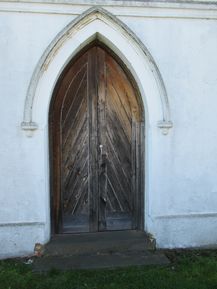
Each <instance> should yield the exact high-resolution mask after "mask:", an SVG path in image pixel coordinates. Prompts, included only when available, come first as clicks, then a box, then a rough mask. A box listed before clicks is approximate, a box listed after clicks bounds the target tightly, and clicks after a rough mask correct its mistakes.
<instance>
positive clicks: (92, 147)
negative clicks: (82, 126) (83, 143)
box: [88, 47, 99, 232]
mask: <svg viewBox="0 0 217 289" xmlns="http://www.w3.org/2000/svg"><path fill="white" fill-rule="evenodd" d="M96 68H97V48H96V47H93V48H91V49H90V50H89V52H88V93H89V96H88V122H89V165H88V167H89V186H88V192H89V194H88V195H89V217H90V221H89V224H90V232H95V231H98V215H99V209H98V199H99V196H98V174H97V168H98V155H97V145H98V143H97V137H98V135H97V81H96Z"/></svg>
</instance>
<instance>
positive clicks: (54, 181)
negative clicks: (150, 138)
mask: <svg viewBox="0 0 217 289" xmlns="http://www.w3.org/2000/svg"><path fill="white" fill-rule="evenodd" d="M94 45H98V46H100V47H102V48H103V49H105V50H106V51H107V52H108V53H109V54H110V55H111V56H112V57H113V58H114V59H115V60H116V61H117V63H118V64H119V65H120V67H121V68H122V69H123V71H124V72H125V74H126V76H127V77H128V79H129V81H130V83H131V85H132V87H133V88H134V90H135V95H136V98H137V99H136V101H137V102H138V104H139V106H140V108H141V111H140V114H141V128H140V133H141V136H140V148H139V151H138V152H137V163H138V164H139V167H140V168H138V171H139V175H138V176H137V178H136V185H137V187H138V188H137V196H136V199H137V202H138V206H139V207H138V209H137V214H138V215H139V216H137V222H138V230H144V215H145V212H144V208H145V204H144V191H145V183H144V180H145V172H144V161H145V160H144V158H145V139H144V134H145V115H144V113H145V111H144V107H143V101H142V97H141V94H140V91H139V88H138V85H137V83H136V81H135V79H134V77H133V75H132V73H131V72H130V70H129V69H128V68H127V66H126V65H125V64H124V62H123V61H122V60H121V59H120V58H119V57H118V56H117V55H116V54H115V53H114V52H113V51H112V50H111V49H110V48H109V47H108V46H106V45H105V44H104V43H102V42H101V41H99V40H97V39H96V40H94V41H92V42H91V43H89V44H88V45H86V46H85V47H84V48H83V49H81V50H80V51H79V52H78V53H77V54H76V55H75V56H74V57H73V58H72V59H71V60H70V61H69V63H68V64H67V65H66V67H65V69H64V70H63V71H62V73H61V75H60V76H59V78H58V80H57V82H56V85H55V88H54V90H53V94H52V98H51V102H50V107H49V124H48V125H49V155H50V158H49V164H50V207H51V233H52V234H53V235H54V234H61V233H62V232H60V231H59V228H60V227H61V217H59V214H61V210H62V208H61V204H62V202H61V200H60V199H61V184H60V179H61V178H60V158H58V157H55V155H57V156H58V154H60V151H59V149H60V147H59V146H58V148H57V151H54V148H53V134H54V131H55V130H54V129H53V126H52V113H53V106H54V101H55V96H56V94H57V91H58V88H59V86H60V83H61V82H62V80H63V78H64V75H65V74H66V72H67V71H68V70H69V69H70V67H71V66H72V65H73V64H74V63H75V61H76V60H77V59H78V58H79V57H80V56H81V55H82V54H84V53H85V52H86V51H87V50H88V49H90V48H91V47H92V46H94ZM60 107H61V105H60ZM58 121H59V120H58ZM55 159H57V161H56V162H59V170H58V172H57V171H56V172H55V167H54V165H53V163H54V160H55ZM56 176H57V177H56ZM56 188H58V189H56ZM56 190H59V193H57V192H56ZM138 192H139V193H138Z"/></svg>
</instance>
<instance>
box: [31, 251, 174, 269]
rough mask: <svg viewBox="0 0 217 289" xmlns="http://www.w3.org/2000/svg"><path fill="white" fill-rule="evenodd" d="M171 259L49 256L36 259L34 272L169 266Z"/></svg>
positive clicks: (159, 255) (154, 255) (142, 255)
mask: <svg viewBox="0 0 217 289" xmlns="http://www.w3.org/2000/svg"><path fill="white" fill-rule="evenodd" d="M168 264H170V262H169V259H168V258H167V257H166V256H165V255H164V254H162V253H160V252H151V253H150V252H149V254H147V252H145V251H144V252H143V253H141V252H139V254H138V252H135V253H134V254H127V253H119V254H98V255H97V254H95V255H89V256H88V255H86V256H79V255H77V256H69V257H67V256H47V257H41V258H37V259H35V262H34V263H33V271H34V272H46V271H49V270H51V269H57V270H61V271H65V270H75V269H76V270H79V269H103V268H104V269H106V268H110V269H112V268H120V267H129V266H142V265H143V266H144V265H168Z"/></svg>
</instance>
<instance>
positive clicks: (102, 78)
mask: <svg viewBox="0 0 217 289" xmlns="http://www.w3.org/2000/svg"><path fill="white" fill-rule="evenodd" d="M97 80H98V86H97V88H98V155H99V158H98V160H99V164H98V176H99V200H98V201H99V230H100V231H104V230H106V206H107V164H106V162H107V147H106V134H105V131H106V130H105V129H106V127H105V122H106V107H105V96H106V95H105V90H106V87H105V85H106V70H105V51H104V50H103V49H101V48H100V47H97Z"/></svg>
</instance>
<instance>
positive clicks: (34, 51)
mask: <svg viewBox="0 0 217 289" xmlns="http://www.w3.org/2000/svg"><path fill="white" fill-rule="evenodd" d="M27 2H28V1H26V2H24V1H23V2H22V1H17V2H16V1H2V2H0V39H1V41H0V131H1V142H0V160H1V162H0V204H1V210H0V258H4V257H9V256H10V257H12V256H21V255H26V254H31V253H32V252H33V248H34V244H35V243H36V242H40V243H46V242H47V241H48V240H49V238H50V192H49V150H48V128H47V125H48V109H49V106H48V104H49V103H48V99H47V98H46V95H43V93H42V94H41V96H40V99H36V100H35V102H34V106H35V108H34V113H33V117H34V116H35V118H38V119H37V120H36V121H37V124H38V128H37V129H36V130H34V131H33V132H32V133H31V132H26V131H25V130H23V129H22V127H21V123H22V121H23V114H24V108H25V100H26V96H27V91H28V87H29V85H30V81H31V78H32V75H33V72H34V70H35V68H36V67H37V63H38V61H39V60H40V58H41V57H42V55H43V53H44V51H45V50H46V48H47V47H48V45H49V44H50V43H51V42H52V41H53V39H55V37H56V35H57V34H58V33H59V32H60V31H61V30H62V29H64V27H66V26H67V25H68V24H69V23H70V22H71V21H72V20H73V19H76V17H77V16H78V15H81V14H82V13H83V12H84V11H86V10H87V9H89V8H90V7H92V6H94V5H95V3H94V2H97V1H92V2H93V3H92V5H91V4H90V3H86V4H84V3H82V5H79V4H77V3H76V1H71V2H73V3H67V4H66V3H58V1H52V3H49V2H51V1H44V4H43V3H40V2H39V1H29V2H31V3H27ZM37 2H38V3H37ZM65 2H66V1H65ZM69 2H70V1H69ZM77 2H79V1H77ZM87 2H88V1H87ZM89 2H90V1H89ZM105 2H106V1H105ZM108 2H109V1H108ZM110 2H114V1H110ZM128 2H130V1H128ZM133 2H135V1H133ZM97 4H99V3H97ZM183 5H185V6H182V5H181V4H180V3H179V4H178V5H176V6H171V7H169V6H168V3H166V4H164V3H160V2H159V3H158V4H155V5H151V4H150V5H146V6H144V5H142V6H139V5H138V3H137V5H133V4H131V5H126V6H123V7H122V4H120V3H119V4H118V5H116V4H114V3H112V4H108V5H106V3H105V5H104V6H103V5H101V6H102V7H104V8H105V9H106V10H107V11H109V12H110V13H112V14H113V15H115V16H116V17H117V18H118V19H119V20H121V21H122V22H123V23H124V24H125V25H127V26H128V27H129V28H130V29H131V30H132V32H133V33H134V34H135V35H136V36H137V37H138V38H139V39H140V41H141V42H142V43H143V44H144V45H145V46H146V48H147V49H148V51H149V52H150V53H151V55H152V57H153V59H154V60H155V63H156V65H157V67H158V69H159V71H160V73H161V76H162V78H163V81H164V85H165V87H166V91H167V96H168V101H169V107H170V114H171V115H170V120H171V121H172V123H173V127H172V128H170V129H169V130H168V133H167V134H166V135H164V134H163V133H162V130H161V129H160V128H159V127H158V121H161V120H162V114H161V112H159V111H160V109H158V107H159V106H160V101H157V100H155V99H153V100H152V101H147V103H148V104H147V107H145V111H146V128H145V135H146V136H145V137H146V141H145V143H146V148H145V149H146V155H145V174H146V176H145V213H144V218H145V230H146V231H147V232H149V233H151V234H153V236H154V237H155V238H156V241H157V246H158V247H159V248H168V247H169V248H174V247H192V246H214V245H216V244H217V230H216V223H217V129H216V124H217V113H216V107H217V97H216V96H217V57H216V51H217V8H215V5H213V4H210V6H209V7H208V6H207V5H208V4H207V5H205V4H203V5H202V4H200V5H199V4H198V5H199V6H197V4H189V5H191V6H188V5H187V4H183ZM186 5H187V6H186ZM102 33H103V32H102ZM117 41H118V40H117ZM115 45H117V46H118V43H116V44H115ZM59 57H60V56H59ZM48 65H52V63H51V64H48ZM141 69H142V68H141ZM48 70H49V69H48ZM47 73H48V72H47ZM44 75H45V76H44V77H45V78H46V71H45V72H44ZM48 79H49V78H48ZM54 85H55V83H54V84H52V86H54ZM40 89H41V91H42V92H43V87H39V88H38V91H39V90H40ZM38 94H40V92H38ZM145 94H146V93H144V105H145V106H146V99H145ZM43 101H44V104H43ZM43 105H44V108H43ZM42 114H43V115H42ZM33 121H34V119H33ZM29 135H31V136H29Z"/></svg>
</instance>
